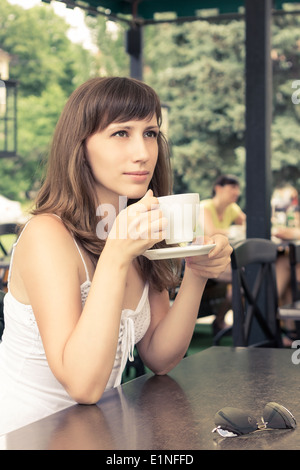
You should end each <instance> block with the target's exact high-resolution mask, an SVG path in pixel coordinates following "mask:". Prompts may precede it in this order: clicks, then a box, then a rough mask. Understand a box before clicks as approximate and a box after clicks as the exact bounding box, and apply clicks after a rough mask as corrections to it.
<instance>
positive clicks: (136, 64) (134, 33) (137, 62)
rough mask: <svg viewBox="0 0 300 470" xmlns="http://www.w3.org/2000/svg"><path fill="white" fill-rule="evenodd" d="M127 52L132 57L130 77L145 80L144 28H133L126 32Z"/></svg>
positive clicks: (137, 26)
mask: <svg viewBox="0 0 300 470" xmlns="http://www.w3.org/2000/svg"><path fill="white" fill-rule="evenodd" d="M126 52H127V53H128V54H129V55H130V76H131V77H132V78H137V79H138V80H143V27H142V26H140V25H134V26H132V27H131V28H130V29H129V30H128V31H126Z"/></svg>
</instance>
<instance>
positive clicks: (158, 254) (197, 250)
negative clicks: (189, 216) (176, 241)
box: [143, 244, 216, 260]
mask: <svg viewBox="0 0 300 470" xmlns="http://www.w3.org/2000/svg"><path fill="white" fill-rule="evenodd" d="M215 246H216V245H215V244H211V245H187V246H176V247H171V248H158V249H154V250H147V251H145V253H143V255H144V256H146V258H148V259H151V260H154V259H170V258H186V257H188V256H198V255H207V253H209V252H210V250H212V249H213V248H214V247H215Z"/></svg>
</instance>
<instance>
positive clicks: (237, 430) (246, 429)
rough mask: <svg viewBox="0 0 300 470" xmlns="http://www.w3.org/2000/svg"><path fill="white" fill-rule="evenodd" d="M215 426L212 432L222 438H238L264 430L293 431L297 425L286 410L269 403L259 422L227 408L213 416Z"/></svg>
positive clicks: (236, 409) (239, 411)
mask: <svg viewBox="0 0 300 470" xmlns="http://www.w3.org/2000/svg"><path fill="white" fill-rule="evenodd" d="M215 426H216V427H215V428H214V429H213V430H212V432H217V433H218V434H220V436H222V437H238V436H242V435H244V434H249V433H251V432H254V431H262V430H264V429H295V428H296V426H297V423H296V420H295V418H294V416H293V415H292V413H291V412H290V411H289V410H288V409H287V408H285V407H284V406H282V405H279V404H278V403H275V402H270V403H267V404H266V406H265V407H264V411H263V416H262V417H261V421H260V422H258V421H257V419H256V418H255V417H254V416H252V415H251V414H249V413H248V412H247V411H244V410H240V409H239V408H232V407H230V406H227V407H225V408H222V409H221V410H219V411H218V412H217V413H216V414H215Z"/></svg>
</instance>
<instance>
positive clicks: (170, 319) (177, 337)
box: [138, 235, 232, 374]
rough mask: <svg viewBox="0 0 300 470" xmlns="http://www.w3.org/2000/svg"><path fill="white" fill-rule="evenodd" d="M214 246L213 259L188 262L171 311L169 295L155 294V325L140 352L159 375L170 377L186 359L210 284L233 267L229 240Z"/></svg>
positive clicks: (215, 239) (206, 257)
mask: <svg viewBox="0 0 300 470" xmlns="http://www.w3.org/2000/svg"><path fill="white" fill-rule="evenodd" d="M210 242H211V243H212V242H214V243H216V247H215V248H214V249H213V250H212V251H211V252H210V253H209V255H204V256H195V257H190V258H187V259H186V268H185V273H184V276H183V280H182V284H181V286H180V289H179V292H178V294H177V296H176V299H175V301H174V302H173V304H172V306H171V307H170V304H169V297H168V293H167V292H166V291H164V292H162V293H159V292H157V291H151V295H150V305H151V324H150V327H149V329H148V331H147V333H146V335H145V336H144V338H143V339H142V340H141V341H140V343H139V344H138V351H139V353H140V355H141V358H142V360H143V361H144V362H145V364H146V365H147V366H148V367H149V368H150V369H151V370H153V372H155V373H156V374H166V373H167V372H169V371H170V370H171V369H172V368H173V367H174V366H175V365H176V364H178V362H179V361H180V360H181V359H182V357H183V356H184V354H185V352H186V350H187V348H188V346H189V344H190V341H191V337H192V335H193V332H194V328H195V322H196V319H197V315H198V310H199V305H200V301H201V298H202V294H203V290H204V287H205V285H206V281H207V279H208V278H216V277H218V275H219V274H221V273H222V272H223V271H224V270H225V269H226V266H227V265H228V264H229V263H230V254H231V252H232V248H231V247H230V245H229V244H228V240H227V238H226V237H224V236H223V235H215V236H214V237H213V240H210Z"/></svg>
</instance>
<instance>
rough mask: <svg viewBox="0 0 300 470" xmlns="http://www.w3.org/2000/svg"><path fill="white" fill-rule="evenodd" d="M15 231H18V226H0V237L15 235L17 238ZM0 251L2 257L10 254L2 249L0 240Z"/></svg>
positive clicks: (11, 224) (10, 224) (12, 224)
mask: <svg viewBox="0 0 300 470" xmlns="http://www.w3.org/2000/svg"><path fill="white" fill-rule="evenodd" d="M17 230H18V225H17V224H14V223H9V224H0V237H2V236H4V235H16V236H17ZM0 250H1V252H2V253H0V255H1V254H2V257H3V256H8V255H9V254H10V253H9V252H8V251H7V249H6V248H5V247H4V245H3V243H2V240H1V238H0Z"/></svg>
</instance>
